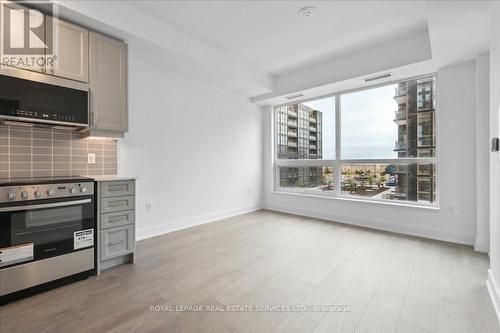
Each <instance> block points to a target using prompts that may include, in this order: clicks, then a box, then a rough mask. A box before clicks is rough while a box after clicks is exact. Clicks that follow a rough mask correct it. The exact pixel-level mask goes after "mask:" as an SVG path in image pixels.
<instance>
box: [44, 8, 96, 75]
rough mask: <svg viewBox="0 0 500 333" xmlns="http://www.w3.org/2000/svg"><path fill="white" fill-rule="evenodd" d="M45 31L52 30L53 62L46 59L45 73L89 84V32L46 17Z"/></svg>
mask: <svg viewBox="0 0 500 333" xmlns="http://www.w3.org/2000/svg"><path fill="white" fill-rule="evenodd" d="M46 22H47V31H46V35H47V36H48V35H49V33H50V30H49V28H48V27H49V26H51V25H52V27H53V28H52V29H53V49H54V54H53V55H54V57H55V58H54V60H53V62H52V64H51V61H49V60H50V57H47V60H48V61H47V67H46V73H47V74H50V75H55V76H59V77H63V78H66V79H71V80H76V81H82V82H89V31H88V30H87V29H85V28H82V27H79V26H77V25H74V24H71V23H69V22H66V21H63V20H60V19H56V18H51V17H49V16H47V20H46Z"/></svg>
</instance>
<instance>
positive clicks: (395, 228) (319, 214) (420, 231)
mask: <svg viewBox="0 0 500 333" xmlns="http://www.w3.org/2000/svg"><path fill="white" fill-rule="evenodd" d="M264 208H265V209H268V210H272V211H277V212H283V213H289V214H295V215H300V216H307V217H313V218H318V219H322V220H327V221H333V222H337V223H342V224H349V225H355V226H358V227H365V228H370V229H377V230H382V231H389V232H394V233H398V234H404V235H410V236H416V237H423V238H429V239H435V240H440V241H445V242H451V243H458V244H465V245H473V242H474V241H473V239H471V237H470V235H467V234H461V233H455V232H450V231H447V230H436V229H429V228H422V227H415V226H407V225H406V226H405V225H401V224H397V223H392V222H388V221H384V220H378V219H367V218H364V217H363V218H360V217H356V216H347V215H340V214H334V213H331V212H325V211H317V210H309V209H303V208H297V207H285V206H278V205H269V204H266V205H264Z"/></svg>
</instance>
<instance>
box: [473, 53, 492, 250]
mask: <svg viewBox="0 0 500 333" xmlns="http://www.w3.org/2000/svg"><path fill="white" fill-rule="evenodd" d="M489 126H490V55H489V52H487V53H483V54H480V55H479V56H477V58H476V171H475V174H476V239H475V241H474V249H475V250H476V251H480V252H488V251H489V249H490V146H489V145H490V128H489Z"/></svg>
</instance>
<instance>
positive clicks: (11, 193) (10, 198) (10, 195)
mask: <svg viewBox="0 0 500 333" xmlns="http://www.w3.org/2000/svg"><path fill="white" fill-rule="evenodd" d="M8 196H9V200H14V199H15V198H16V194H15V193H14V192H10V193H9V194H8Z"/></svg>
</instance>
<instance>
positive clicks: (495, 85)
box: [487, 2, 500, 319]
mask: <svg viewBox="0 0 500 333" xmlns="http://www.w3.org/2000/svg"><path fill="white" fill-rule="evenodd" d="M492 6H493V10H492V19H493V20H492V23H493V24H492V30H491V44H490V137H498V136H499V133H498V130H499V129H498V121H499V119H498V113H499V106H500V3H498V2H496V3H494V4H493V5H492ZM499 222H500V160H499V154H498V153H497V152H492V153H490V270H489V272H488V281H487V285H488V290H489V292H490V296H491V299H492V302H493V305H494V306H495V310H496V313H497V317H498V318H499V319H500V224H499Z"/></svg>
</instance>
